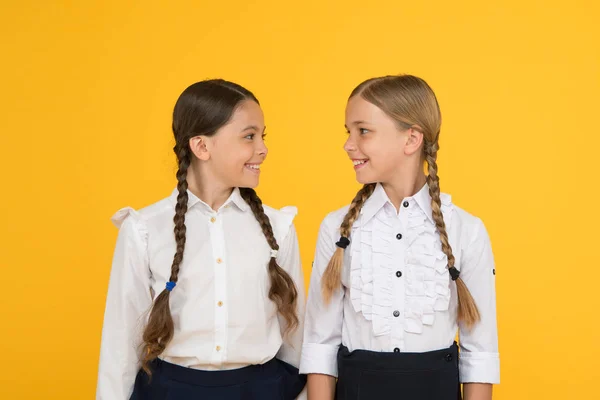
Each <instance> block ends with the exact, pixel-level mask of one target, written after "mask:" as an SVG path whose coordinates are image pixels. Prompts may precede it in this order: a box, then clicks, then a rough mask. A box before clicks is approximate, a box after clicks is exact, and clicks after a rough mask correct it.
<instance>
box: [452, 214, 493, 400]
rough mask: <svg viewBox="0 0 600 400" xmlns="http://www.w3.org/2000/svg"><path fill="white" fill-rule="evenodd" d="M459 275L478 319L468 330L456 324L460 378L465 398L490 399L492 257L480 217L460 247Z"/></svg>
mask: <svg viewBox="0 0 600 400" xmlns="http://www.w3.org/2000/svg"><path fill="white" fill-rule="evenodd" d="M461 278H462V279H463V281H464V283H465V284H466V285H467V287H468V288H469V291H470V292H471V295H472V296H473V299H474V300H475V304H476V305H477V308H478V309H479V314H480V316H481V321H480V322H479V323H477V324H476V325H475V326H474V327H473V328H472V329H471V330H469V329H468V328H466V327H464V326H461V327H460V347H461V354H460V365H459V370H460V380H461V382H462V383H463V384H465V385H464V392H465V400H491V398H492V384H495V383H499V382H500V358H499V354H498V331H497V325H496V289H495V275H494V256H493V253H492V247H491V243H490V238H489V236H488V234H487V231H486V229H485V226H484V225H483V223H482V222H481V221H480V220H477V227H476V228H475V234H474V236H473V237H472V238H471V240H470V242H469V245H468V247H467V248H466V249H464V257H463V262H462V265H461Z"/></svg>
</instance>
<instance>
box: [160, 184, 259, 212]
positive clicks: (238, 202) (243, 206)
mask: <svg viewBox="0 0 600 400" xmlns="http://www.w3.org/2000/svg"><path fill="white" fill-rule="evenodd" d="M187 193H188V209H190V208H192V207H194V206H195V205H196V204H200V205H202V206H203V208H205V209H206V210H208V211H210V212H212V209H211V208H210V206H209V205H208V204H206V203H205V202H203V201H202V200H200V199H199V198H198V197H197V196H196V195H195V194H194V193H192V192H191V191H190V190H189V189H188V191H187ZM178 195H179V191H178V190H177V188H175V189H174V190H173V192H172V193H171V196H170V199H171V201H172V202H173V204H177V196H178ZM230 204H234V205H235V206H236V207H237V208H239V209H240V210H241V211H247V210H248V208H249V207H250V206H249V205H248V203H246V201H245V200H244V199H243V198H242V195H241V193H240V189H239V188H234V189H233V191H232V192H231V195H230V196H229V198H228V199H227V200H226V201H225V203H223V205H222V206H221V208H223V207H226V206H229V205H230Z"/></svg>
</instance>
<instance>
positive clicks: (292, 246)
mask: <svg viewBox="0 0 600 400" xmlns="http://www.w3.org/2000/svg"><path fill="white" fill-rule="evenodd" d="M277 258H278V260H277V262H278V263H279V265H280V266H281V267H282V268H284V269H285V270H286V271H287V273H288V274H289V275H290V277H291V278H292V280H293V281H294V284H295V285H296V290H297V291H298V298H297V299H296V315H297V316H298V326H297V327H296V329H295V330H294V331H291V332H288V333H287V334H285V333H284V332H285V329H286V327H287V324H286V321H285V318H283V317H281V316H280V315H278V319H279V326H280V327H281V334H282V337H283V343H282V345H281V349H279V352H278V353H277V358H279V359H280V360H282V361H285V362H286V363H288V364H291V365H293V366H294V367H296V368H298V365H299V364H300V353H301V350H302V335H303V331H304V309H305V305H306V291H305V288H304V273H303V272H302V264H301V262H300V249H299V246H298V236H297V235H296V228H295V227H294V225H293V224H292V226H291V227H290V231H289V232H288V234H287V236H286V238H285V240H284V242H283V245H282V246H280V253H279V256H278V257H277ZM297 399H298V400H305V399H306V388H304V390H303V391H302V393H301V394H300V395H298V397H297Z"/></svg>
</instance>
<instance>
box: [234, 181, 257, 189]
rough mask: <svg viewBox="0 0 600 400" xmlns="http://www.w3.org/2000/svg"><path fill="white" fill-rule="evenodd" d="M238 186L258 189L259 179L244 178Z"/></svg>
mask: <svg viewBox="0 0 600 400" xmlns="http://www.w3.org/2000/svg"><path fill="white" fill-rule="evenodd" d="M236 186H237V187H241V188H250V189H256V187H257V186H258V179H243V180H242V181H241V182H239V185H236Z"/></svg>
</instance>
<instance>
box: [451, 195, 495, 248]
mask: <svg viewBox="0 0 600 400" xmlns="http://www.w3.org/2000/svg"><path fill="white" fill-rule="evenodd" d="M452 224H453V226H454V227H455V229H456V230H457V233H458V234H459V235H460V242H461V243H463V244H464V245H465V246H466V247H468V246H470V245H472V244H473V243H475V242H481V241H486V240H489V238H488V235H487V230H486V227H485V225H484V223H483V221H482V220H481V218H479V217H477V216H476V215H473V214H472V213H470V212H468V211H466V210H465V209H463V208H461V207H459V206H457V205H456V204H452Z"/></svg>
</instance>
